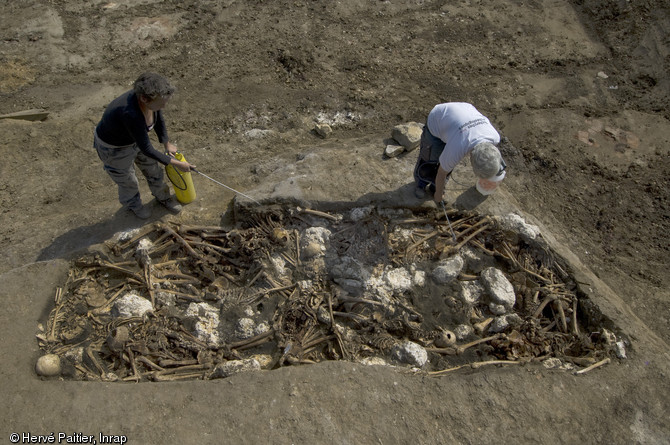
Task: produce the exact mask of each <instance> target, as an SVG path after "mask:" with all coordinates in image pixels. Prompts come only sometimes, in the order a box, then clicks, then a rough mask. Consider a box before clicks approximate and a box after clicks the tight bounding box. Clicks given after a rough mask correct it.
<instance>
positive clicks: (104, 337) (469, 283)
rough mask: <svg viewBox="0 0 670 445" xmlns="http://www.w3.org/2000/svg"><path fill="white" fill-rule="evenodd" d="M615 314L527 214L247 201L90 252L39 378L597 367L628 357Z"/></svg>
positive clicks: (57, 314)
mask: <svg viewBox="0 0 670 445" xmlns="http://www.w3.org/2000/svg"><path fill="white" fill-rule="evenodd" d="M447 214H448V219H447V217H446V216H447ZM224 226H225V227H224ZM603 326H604V324H603V317H602V314H600V313H599V311H598V309H597V307H596V306H595V305H594V304H593V303H591V302H590V301H589V299H588V298H587V297H586V296H585V295H584V294H583V293H582V292H580V286H579V283H577V282H576V280H574V279H573V278H572V277H571V275H570V273H569V268H568V267H567V266H566V265H565V263H564V262H562V261H561V260H560V258H557V256H556V255H555V254H553V253H552V252H551V250H550V249H549V248H548V247H547V244H546V241H545V240H544V239H543V237H542V235H541V234H540V233H539V231H538V229H537V227H536V226H533V225H529V224H527V223H525V221H524V220H523V219H522V218H520V217H519V216H518V215H515V214H510V215H506V216H503V217H492V216H486V215H481V214H478V213H475V212H472V211H457V210H453V209H451V210H449V211H448V212H446V213H445V212H441V211H436V210H435V209H426V208H419V209H407V208H381V207H375V206H368V207H355V208H346V209H339V210H330V211H325V210H324V209H323V208H322V209H321V210H314V209H309V208H305V207H304V206H303V207H301V206H299V205H296V204H295V203H293V204H287V203H266V204H264V205H263V206H255V207H252V206H245V205H243V204H240V203H235V204H234V205H233V206H231V210H230V211H229V212H228V223H226V224H222V225H221V226H194V225H187V224H183V223H175V222H172V221H161V222H157V223H153V224H150V225H147V226H145V227H143V228H140V229H135V230H134V231H129V232H122V233H119V234H117V235H116V236H115V237H114V238H113V239H112V240H110V241H108V242H106V243H104V245H101V246H99V247H98V248H96V249H93V250H91V251H90V252H88V253H87V254H85V255H83V256H82V257H80V258H78V259H76V260H75V261H73V262H72V267H71V268H70V271H69V276H68V278H67V280H66V282H65V283H64V284H63V285H62V286H59V287H58V288H57V289H56V292H55V298H54V303H53V309H52V310H51V312H50V315H49V316H48V319H47V320H45V321H44V322H43V323H40V324H39V326H38V334H37V339H38V342H39V345H40V348H41V350H42V351H43V352H44V354H45V355H44V356H42V357H41V358H40V360H42V359H46V358H50V359H51V362H49V363H55V369H53V370H47V371H40V369H39V366H38V373H41V374H42V375H58V376H62V377H65V378H70V379H77V380H103V381H171V380H182V379H213V378H221V377H227V376H230V375H232V374H234V373H237V372H240V371H250V370H261V369H265V370H269V369H275V368H277V367H281V366H295V365H302V364H314V363H318V362H322V361H326V360H348V361H355V362H359V363H365V364H378V365H389V366H398V367H401V369H408V370H413V371H414V372H423V373H428V374H431V375H441V374H443V373H446V372H449V371H452V370H457V369H461V368H465V367H470V368H476V367H479V366H482V365H485V364H500V365H505V364H524V363H529V362H542V363H543V364H545V366H547V367H561V368H563V369H575V368H581V369H582V370H584V368H582V367H591V366H593V365H594V364H598V363H602V362H604V361H608V360H609V357H610V356H615V355H619V356H622V355H625V351H624V350H623V348H624V346H623V342H622V341H621V340H620V339H618V338H617V336H616V335H615V334H613V330H614V329H613V328H612V327H609V326H608V327H609V328H610V329H607V328H605V327H603ZM38 365H40V362H39V361H38ZM42 368H44V363H42Z"/></svg>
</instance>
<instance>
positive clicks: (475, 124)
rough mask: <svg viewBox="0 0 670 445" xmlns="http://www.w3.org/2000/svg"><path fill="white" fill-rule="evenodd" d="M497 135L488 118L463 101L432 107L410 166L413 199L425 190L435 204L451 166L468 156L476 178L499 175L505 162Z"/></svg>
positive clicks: (440, 195) (440, 197) (424, 193)
mask: <svg viewBox="0 0 670 445" xmlns="http://www.w3.org/2000/svg"><path fill="white" fill-rule="evenodd" d="M499 143H500V135H499V134H498V132H497V131H496V129H495V128H493V125H491V122H489V120H488V118H487V117H486V116H484V115H483V114H481V113H480V112H479V111H477V109H476V108H475V107H474V106H473V105H471V104H469V103H464V102H449V103H443V104H439V105H436V106H435V107H434V108H433V109H432V110H431V112H430V113H429V114H428V118H427V120H426V125H425V126H424V127H423V133H422V134H421V145H420V147H421V149H420V150H419V158H418V159H417V161H416V166H415V167H414V180H415V181H416V189H415V191H414V194H415V196H416V197H417V198H419V199H423V198H425V197H426V188H429V189H430V191H431V192H432V193H433V199H434V200H435V202H436V203H440V202H441V201H442V195H443V194H444V186H445V184H446V183H447V180H448V179H449V176H450V175H451V172H452V170H453V169H454V167H456V166H457V165H458V163H459V162H461V160H462V159H463V158H464V157H465V156H466V155H468V154H470V162H471V163H472V169H473V171H474V173H475V175H477V177H479V178H482V179H490V178H494V177H496V176H499V175H501V174H502V173H503V172H504V170H505V167H506V165H505V162H504V161H503V159H502V156H501V155H500V151H498V148H497V147H496V145H498V144H499Z"/></svg>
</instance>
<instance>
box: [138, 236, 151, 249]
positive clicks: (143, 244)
mask: <svg viewBox="0 0 670 445" xmlns="http://www.w3.org/2000/svg"><path fill="white" fill-rule="evenodd" d="M153 246H154V243H152V242H151V240H149V239H147V238H142V239H141V240H140V241H139V242H138V243H137V250H150V249H151V248H152V247H153Z"/></svg>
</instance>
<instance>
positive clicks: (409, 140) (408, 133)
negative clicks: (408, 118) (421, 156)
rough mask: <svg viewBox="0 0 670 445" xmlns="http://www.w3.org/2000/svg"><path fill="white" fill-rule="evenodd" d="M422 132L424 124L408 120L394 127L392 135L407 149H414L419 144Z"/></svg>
mask: <svg viewBox="0 0 670 445" xmlns="http://www.w3.org/2000/svg"><path fill="white" fill-rule="evenodd" d="M422 132H423V124H419V123H417V122H408V123H406V124H400V125H396V126H395V127H393V130H391V137H392V138H393V139H395V140H396V142H398V143H399V144H400V145H402V146H403V147H404V148H405V150H406V151H412V150H414V149H415V148H417V147H418V146H419V143H420V142H421V133H422Z"/></svg>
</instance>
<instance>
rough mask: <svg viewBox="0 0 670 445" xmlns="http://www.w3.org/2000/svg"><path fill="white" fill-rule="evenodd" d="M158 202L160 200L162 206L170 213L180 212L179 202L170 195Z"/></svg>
mask: <svg viewBox="0 0 670 445" xmlns="http://www.w3.org/2000/svg"><path fill="white" fill-rule="evenodd" d="M158 202H160V203H161V205H162V206H163V207H165V208H166V209H168V210H169V211H170V212H172V213H179V212H181V209H182V207H181V204H179V203H178V202H177V200H176V199H174V198H172V197H170V198H168V199H165V200H163V201H160V200H159V201H158Z"/></svg>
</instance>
